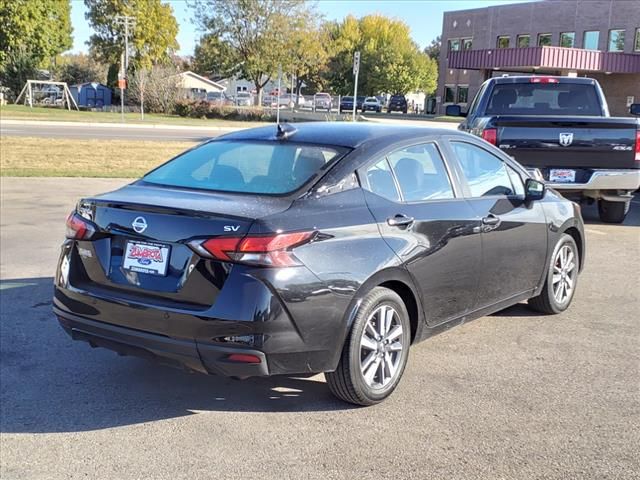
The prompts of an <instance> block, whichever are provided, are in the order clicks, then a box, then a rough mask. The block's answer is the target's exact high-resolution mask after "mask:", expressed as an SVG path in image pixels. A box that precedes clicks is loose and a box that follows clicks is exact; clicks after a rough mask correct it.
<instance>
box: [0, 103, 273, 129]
mask: <svg viewBox="0 0 640 480" xmlns="http://www.w3.org/2000/svg"><path fill="white" fill-rule="evenodd" d="M0 118H2V119H5V118H6V119H13V120H41V121H53V122H55V121H57V122H87V123H121V122H122V117H121V115H120V114H119V113H116V112H89V111H77V110H71V111H69V110H65V109H62V108H53V107H51V108H47V107H33V108H30V107H26V106H24V105H2V106H0ZM124 118H125V123H136V124H141V125H145V124H165V125H197V126H203V127H255V126H259V125H261V124H260V123H259V122H242V121H234V120H216V119H199V118H185V117H177V116H175V115H160V114H155V113H154V114H145V116H144V121H143V120H140V114H139V113H125V114H124Z"/></svg>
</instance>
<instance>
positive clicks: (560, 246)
mask: <svg viewBox="0 0 640 480" xmlns="http://www.w3.org/2000/svg"><path fill="white" fill-rule="evenodd" d="M569 252H570V253H569ZM579 270H580V253H579V251H578V246H577V245H576V242H575V240H574V239H573V237H571V235H568V234H566V233H564V234H562V236H561V237H560V240H558V243H557V244H556V246H555V248H554V249H553V253H552V255H551V259H550V260H549V268H548V271H547V278H546V279H545V282H544V287H543V288H542V292H540V295H538V296H537V297H533V298H530V299H529V301H528V304H529V306H530V307H531V308H532V309H534V310H536V311H538V312H541V313H546V314H550V315H553V314H557V313H561V312H564V311H565V310H566V309H567V308H569V305H571V301H572V300H573V296H574V294H575V291H576V286H577V283H578V275H579ZM562 289H564V293H563V291H562Z"/></svg>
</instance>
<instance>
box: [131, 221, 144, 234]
mask: <svg viewBox="0 0 640 480" xmlns="http://www.w3.org/2000/svg"><path fill="white" fill-rule="evenodd" d="M131 226H132V227H133V229H134V230H135V232H136V233H142V232H144V231H145V230H146V229H147V221H146V220H145V218H144V217H136V218H135V219H134V220H133V222H131Z"/></svg>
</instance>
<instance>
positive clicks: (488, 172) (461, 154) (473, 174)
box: [451, 142, 524, 197]
mask: <svg viewBox="0 0 640 480" xmlns="http://www.w3.org/2000/svg"><path fill="white" fill-rule="evenodd" d="M451 147H452V148H453V152H454V153H455V156H456V158H457V160H458V163H459V164H460V167H461V169H462V173H464V176H465V178H466V179H467V184H468V185H469V189H470V190H471V196H472V197H487V196H493V195H514V194H515V193H516V191H515V189H514V188H513V185H512V183H511V179H510V176H509V173H508V172H507V168H508V167H507V165H505V163H504V162H503V161H502V160H500V159H499V158H498V157H496V156H495V155H492V154H491V153H489V152H487V151H486V150H484V149H483V148H480V147H477V146H475V145H472V144H470V143H463V142H451ZM514 173H515V172H514ZM523 191H524V188H523Z"/></svg>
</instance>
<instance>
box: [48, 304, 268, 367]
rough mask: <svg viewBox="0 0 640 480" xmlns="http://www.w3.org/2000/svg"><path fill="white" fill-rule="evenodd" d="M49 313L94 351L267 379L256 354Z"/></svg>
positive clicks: (264, 364)
mask: <svg viewBox="0 0 640 480" xmlns="http://www.w3.org/2000/svg"><path fill="white" fill-rule="evenodd" d="M53 310H54V313H55V314H56V316H57V317H58V321H59V322H60V326H61V327H62V328H63V329H64V331H65V332H67V334H69V335H70V336H71V338H73V339H74V340H81V341H85V342H88V343H89V344H90V345H91V346H92V347H94V348H95V347H102V348H107V349H109V350H113V351H115V352H117V353H118V354H119V355H132V356H137V357H142V358H146V359H149V360H155V361H157V362H159V363H162V364H165V365H169V366H173V367H183V368H185V369H187V370H193V371H197V372H201V373H208V374H215V375H223V376H229V377H233V376H237V377H253V376H266V375H270V372H269V366H268V361H267V357H266V355H265V354H264V353H263V352H261V351H259V350H255V349H248V348H238V347H226V346H221V345H212V344H206V343H201V342H198V341H196V340H183V339H175V338H170V337H166V336H164V335H158V334H153V333H148V332H142V331H138V330H134V329H131V328H125V327H120V326H117V325H112V324H108V323H103V322H98V321H94V320H89V319H87V318H84V317H82V316H79V315H74V314H71V313H69V312H64V311H62V310H60V309H58V308H56V307H54V308H53ZM233 354H243V355H253V356H255V357H257V358H259V359H260V363H241V362H236V361H232V360H230V359H229V357H230V355H233Z"/></svg>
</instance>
